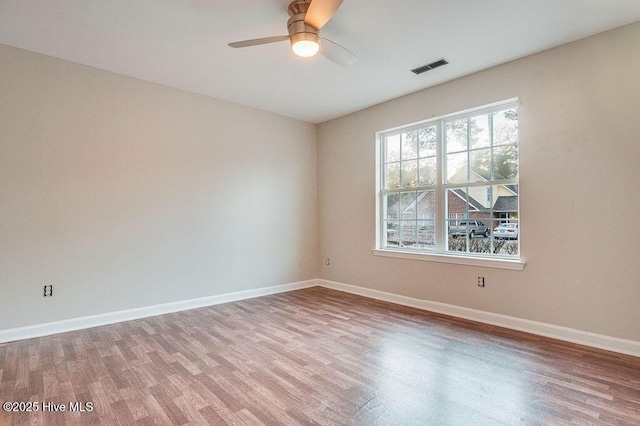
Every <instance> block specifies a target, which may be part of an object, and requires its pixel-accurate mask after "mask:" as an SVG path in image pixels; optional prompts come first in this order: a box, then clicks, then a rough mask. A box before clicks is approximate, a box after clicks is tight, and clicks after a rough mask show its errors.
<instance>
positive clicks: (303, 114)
mask: <svg viewBox="0 0 640 426" xmlns="http://www.w3.org/2000/svg"><path fill="white" fill-rule="evenodd" d="M288 3H289V0H109V1H106V0H0V43H2V44H6V45H10V46H15V47H20V48H23V49H26V50H31V51H34V52H39V53H44V54H47V55H51V56H54V57H58V58H62V59H67V60H70V61H73V62H77V63H81V64H85V65H90V66H93V67H96V68H100V69H104V70H108V71H113V72H116V73H120V74H125V75H128V76H131V77H136V78H139V79H142V80H147V81H152V82H155V83H160V84H164V85H167V86H171V87H176V88H179V89H184V90H188V91H191V92H196V93H201V94H204V95H208V96H212V97H215V98H219V99H224V100H228V101H232V102H236V103H239V104H243V105H248V106H252V107H255V108H260V109H263V110H267V111H272V112H275V113H278V114H282V115H285V116H289V117H294V118H297V119H300V120H305V121H309V122H313V123H320V122H323V121H326V120H329V119H331V118H335V117H339V116H341V115H344V114H348V113H350V112H354V111H357V110H360V109H363V108H366V107H369V106H371V105H374V104H377V103H380V102H383V101H386V100H389V99H393V98H395V97H398V96H401V95H404V94H407V93H411V92H414V91H417V90H420V89H424V88H426V87H429V86H433V85H435V84H438V83H442V82H445V81H448V80H452V79H454V78H457V77H460V76H463V75H466V74H470V73H473V72H476V71H479V70H482V69H485V68H488V67H491V66H494V65H497V64H501V63H504V62H507V61H510V60H513V59H516V58H519V57H522V56H526V55H529V54H532V53H534V52H539V51H541V50H545V49H548V48H551V47H554V46H558V45H561V44H564V43H567V42H570V41H574V40H577V39H580V38H583V37H586V36H589V35H592V34H596V33H599V32H602V31H606V30H609V29H612V28H615V27H618V26H622V25H625V24H628V23H632V22H635V21H638V20H640V1H639V0H537V1H531V0H483V1H478V0H440V1H435V0H406V1H389V0H345V1H344V3H343V4H342V6H341V8H340V9H339V10H338V12H337V13H336V15H335V16H334V18H333V19H332V20H331V21H330V22H329V23H328V24H327V25H326V26H325V27H324V29H323V33H322V35H323V36H324V37H327V38H329V39H331V40H333V41H335V42H337V43H339V44H341V45H343V46H345V47H346V48H348V49H349V50H350V51H352V52H353V53H355V54H356V55H357V56H358V58H359V60H358V62H357V63H356V64H354V65H352V66H350V67H340V66H338V65H335V64H334V63H332V62H330V61H328V60H327V59H325V58H324V57H322V56H316V57H313V58H306V59H303V58H298V57H296V56H294V55H293V53H292V52H291V50H290V48H289V45H288V43H287V42H281V43H276V44H270V45H263V46H255V47H249V48H245V49H232V48H230V47H228V46H227V43H228V42H232V41H239V40H244V39H250V38H258V37H266V36H271V35H281V34H286V33H287V30H286V21H287V18H288V15H287V12H286V9H287V5H288ZM440 58H446V59H447V60H448V61H449V62H450V64H449V65H447V66H445V67H442V68H439V69H436V70H433V71H430V72H428V73H425V74H422V75H420V76H416V75H414V74H413V73H411V72H410V71H409V70H410V69H412V68H415V67H418V66H421V65H424V64H427V63H429V62H432V61H434V60H437V59H440Z"/></svg>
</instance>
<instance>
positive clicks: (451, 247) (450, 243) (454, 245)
mask: <svg viewBox="0 0 640 426" xmlns="http://www.w3.org/2000/svg"><path fill="white" fill-rule="evenodd" d="M465 223H466V222H463V221H457V220H448V221H447V230H448V232H447V234H448V235H447V250H448V251H465V252H466V251H467V243H468V241H467V240H468V237H467V235H466V233H465V232H458V229H459V228H460V227H464V225H465ZM464 229H465V230H466V228H464Z"/></svg>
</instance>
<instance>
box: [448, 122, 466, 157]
mask: <svg viewBox="0 0 640 426" xmlns="http://www.w3.org/2000/svg"><path fill="white" fill-rule="evenodd" d="M466 149H467V119H466V118H465V119H462V120H456V121H448V122H447V152H456V151H464V150H466Z"/></svg>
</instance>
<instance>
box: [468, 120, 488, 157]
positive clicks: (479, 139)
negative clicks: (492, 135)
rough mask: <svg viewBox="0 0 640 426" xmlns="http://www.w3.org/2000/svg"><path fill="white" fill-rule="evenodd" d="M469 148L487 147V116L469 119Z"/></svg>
mask: <svg viewBox="0 0 640 426" xmlns="http://www.w3.org/2000/svg"><path fill="white" fill-rule="evenodd" d="M469 145H470V148H471V149H473V148H485V147H489V145H490V143H489V116H488V115H487V114H485V115H479V116H477V117H471V118H470V119H469Z"/></svg>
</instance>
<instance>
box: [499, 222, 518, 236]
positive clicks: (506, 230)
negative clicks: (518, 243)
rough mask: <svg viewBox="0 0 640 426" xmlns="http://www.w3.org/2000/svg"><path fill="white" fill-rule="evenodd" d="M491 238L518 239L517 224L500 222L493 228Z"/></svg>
mask: <svg viewBox="0 0 640 426" xmlns="http://www.w3.org/2000/svg"><path fill="white" fill-rule="evenodd" d="M493 238H496V239H502V238H504V239H509V240H517V239H518V224H517V223H502V224H500V225H498V226H497V227H496V228H495V229H494V230H493Z"/></svg>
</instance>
